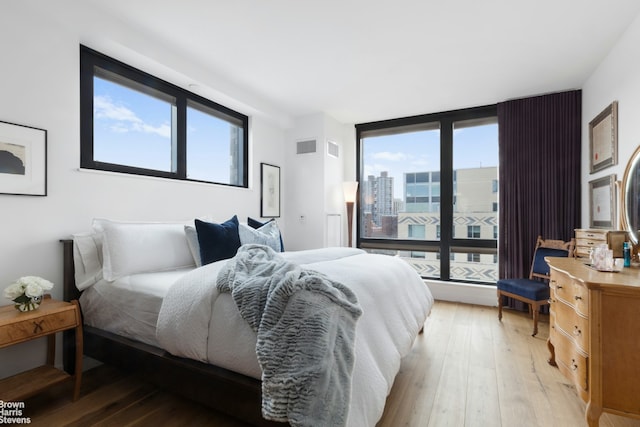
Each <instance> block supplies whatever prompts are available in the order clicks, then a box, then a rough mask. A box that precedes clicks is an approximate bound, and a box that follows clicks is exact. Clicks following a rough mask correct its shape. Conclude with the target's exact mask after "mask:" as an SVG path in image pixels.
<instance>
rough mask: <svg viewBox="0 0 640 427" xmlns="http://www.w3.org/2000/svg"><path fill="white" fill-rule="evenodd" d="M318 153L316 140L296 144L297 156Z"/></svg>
mask: <svg viewBox="0 0 640 427" xmlns="http://www.w3.org/2000/svg"><path fill="white" fill-rule="evenodd" d="M315 152H316V140H315V139H309V140H306V141H298V143H297V144H296V154H307V153H315Z"/></svg>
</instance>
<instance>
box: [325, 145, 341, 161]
mask: <svg viewBox="0 0 640 427" xmlns="http://www.w3.org/2000/svg"><path fill="white" fill-rule="evenodd" d="M327 154H328V155H330V156H332V157H336V158H337V157H340V146H339V145H338V144H336V143H335V142H331V141H327Z"/></svg>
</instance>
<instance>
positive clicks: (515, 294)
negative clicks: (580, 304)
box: [497, 236, 575, 337]
mask: <svg viewBox="0 0 640 427" xmlns="http://www.w3.org/2000/svg"><path fill="white" fill-rule="evenodd" d="M574 247H575V241H574V239H571V241H569V242H564V241H562V240H544V239H542V237H541V236H538V240H537V242H536V248H535V251H534V254H533V262H532V264H531V271H530V272H529V278H528V279H500V280H498V282H497V287H498V320H502V300H503V297H510V298H514V299H517V300H518V301H522V302H524V303H525V304H528V306H529V313H531V314H532V315H533V334H532V336H534V337H535V336H536V334H537V333H538V312H539V311H540V307H541V306H543V305H546V304H549V266H548V265H547V263H546V262H545V260H544V258H545V257H548V256H550V257H570V256H573V249H574Z"/></svg>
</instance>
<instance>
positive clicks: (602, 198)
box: [589, 174, 616, 228]
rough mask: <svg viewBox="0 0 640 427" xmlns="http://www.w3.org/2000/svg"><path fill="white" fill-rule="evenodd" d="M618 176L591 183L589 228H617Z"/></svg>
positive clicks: (599, 179)
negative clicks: (616, 189)
mask: <svg viewBox="0 0 640 427" xmlns="http://www.w3.org/2000/svg"><path fill="white" fill-rule="evenodd" d="M615 182H616V176H615V174H614V175H609V176H605V177H602V178H598V179H594V180H593V181H589V227H591V228H615V224H614V221H615V217H616V200H615V199H616V191H615V185H616V184H615Z"/></svg>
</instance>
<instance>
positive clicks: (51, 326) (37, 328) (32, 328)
mask: <svg viewBox="0 0 640 427" xmlns="http://www.w3.org/2000/svg"><path fill="white" fill-rule="evenodd" d="M16 314H17V316H24V317H25V319H24V320H20V318H19V317H18V318H17V319H16V321H14V322H12V323H11V324H10V325H6V326H3V327H1V328H0V343H1V344H0V347H6V346H9V345H13V344H17V343H19V342H23V341H28V340H30V339H33V338H37V337H40V336H44V335H47V334H51V333H54V332H58V331H63V330H66V329H70V328H73V327H75V326H76V312H75V310H74V308H73V306H69V308H68V309H66V310H61V311H58V312H56V313H50V312H47V311H45V310H43V312H42V315H33V314H31V313H28V314H27V313H16Z"/></svg>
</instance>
